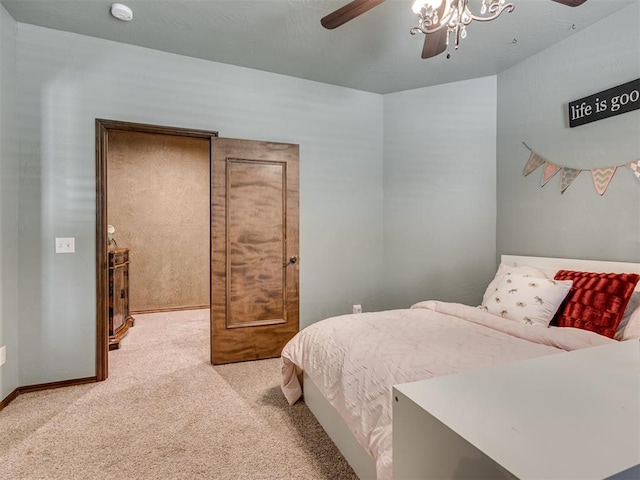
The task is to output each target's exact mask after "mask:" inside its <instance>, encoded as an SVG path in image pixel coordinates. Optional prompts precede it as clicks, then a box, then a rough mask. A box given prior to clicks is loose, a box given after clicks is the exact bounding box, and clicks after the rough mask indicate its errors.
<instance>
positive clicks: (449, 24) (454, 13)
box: [410, 0, 515, 58]
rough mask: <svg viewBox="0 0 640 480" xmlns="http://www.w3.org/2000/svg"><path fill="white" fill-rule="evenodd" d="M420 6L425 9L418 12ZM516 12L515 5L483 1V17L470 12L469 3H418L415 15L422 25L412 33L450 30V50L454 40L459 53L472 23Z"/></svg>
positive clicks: (433, 0) (498, 0) (464, 0)
mask: <svg viewBox="0 0 640 480" xmlns="http://www.w3.org/2000/svg"><path fill="white" fill-rule="evenodd" d="M419 4H421V5H422V6H421V8H419V9H418V5H419ZM514 8H515V6H514V4H513V3H506V0H482V7H481V8H480V13H479V14H475V13H473V12H472V11H471V10H470V9H469V0H444V1H443V0H416V2H415V3H414V5H413V7H412V11H413V12H414V13H415V14H416V15H417V16H418V25H416V26H415V27H413V28H411V30H410V32H411V34H412V35H415V34H416V33H423V34H425V35H428V34H431V33H436V32H438V31H440V30H442V29H446V36H447V47H448V46H449V38H450V37H453V40H454V45H455V49H456V50H457V49H458V44H459V42H460V39H461V38H466V36H467V28H466V27H467V25H469V24H470V23H471V22H472V21H474V20H476V21H479V22H489V21H491V20H494V19H496V18H498V17H499V16H500V14H501V13H502V12H504V11H505V10H506V11H507V12H509V13H510V12H512V11H513V9H514ZM425 41H428V39H427V40H425ZM447 58H449V57H448V56H447Z"/></svg>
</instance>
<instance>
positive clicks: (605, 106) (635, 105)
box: [569, 78, 640, 128]
mask: <svg viewBox="0 0 640 480" xmlns="http://www.w3.org/2000/svg"><path fill="white" fill-rule="evenodd" d="M638 109H640V78H637V79H636V80H632V81H630V82H627V83H623V84H622V85H618V86H617V87H613V88H610V89H608V90H604V91H603V92H600V93H596V94H594V95H589V96H588V97H584V98H581V99H580V100H575V101H573V102H571V103H569V126H570V127H571V128H573V127H578V126H580V125H584V124H585V123H591V122H596V121H598V120H602V119H603V118H609V117H613V116H615V115H620V114H621V113H627V112H630V111H632V110H638Z"/></svg>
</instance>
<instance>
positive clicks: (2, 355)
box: [0, 345, 7, 365]
mask: <svg viewBox="0 0 640 480" xmlns="http://www.w3.org/2000/svg"><path fill="white" fill-rule="evenodd" d="M6 361H7V346H6V345H3V346H2V347H0V365H4V364H5V362H6Z"/></svg>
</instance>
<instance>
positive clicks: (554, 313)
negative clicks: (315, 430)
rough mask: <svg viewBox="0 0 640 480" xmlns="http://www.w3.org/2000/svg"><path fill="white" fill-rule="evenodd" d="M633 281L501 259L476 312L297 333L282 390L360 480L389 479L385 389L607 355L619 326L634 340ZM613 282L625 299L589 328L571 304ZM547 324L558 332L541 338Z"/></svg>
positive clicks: (399, 317) (345, 322) (579, 264)
mask: <svg viewBox="0 0 640 480" xmlns="http://www.w3.org/2000/svg"><path fill="white" fill-rule="evenodd" d="M604 273H607V274H623V275H621V276H620V275H604ZM639 274H640V264H635V263H620V262H601V261H587V260H571V259H557V258H542V257H524V256H511V255H504V256H502V259H501V264H500V267H499V268H498V271H497V272H496V276H495V277H494V279H493V281H492V282H491V283H490V284H489V285H488V286H487V290H486V292H485V295H484V296H483V301H482V305H481V308H479V307H478V306H468V305H462V304H454V303H445V302H438V301H424V302H419V303H417V304H415V305H413V306H412V307H411V308H408V309H403V310H390V311H386V312H372V313H365V314H358V315H342V316H338V317H332V318H329V319H326V320H323V321H321V322H317V323H316V324H313V325H311V326H309V327H307V328H305V329H304V330H302V331H301V332H300V333H298V334H297V335H296V337H294V338H293V339H292V340H291V341H290V342H289V343H288V344H287V345H286V346H285V348H284V349H283V352H282V390H283V393H284V394H285V397H286V398H287V400H288V401H289V403H293V402H295V401H298V399H299V398H301V397H302V396H304V401H305V403H306V404H307V406H308V407H309V409H310V410H311V411H312V413H313V414H314V415H315V416H316V418H317V419H318V421H319V422H320V424H321V425H322V426H323V428H324V429H325V430H326V431H327V433H328V434H329V436H330V437H331V438H332V440H333V441H334V443H335V444H336V446H337V447H338V449H339V450H340V451H341V452H342V454H343V455H344V456H345V458H346V459H347V461H348V462H349V464H350V465H351V466H352V468H353V469H354V471H355V472H356V474H357V475H358V476H359V477H360V478H362V479H368V478H372V479H375V478H377V479H378V480H386V479H390V478H391V477H392V445H391V440H392V435H391V424H392V422H391V411H392V405H391V389H392V386H393V385H395V384H401V383H406V382H413V381H417V380H423V379H428V378H433V377H436V376H441V375H447V374H452V373H458V372H463V371H469V370H473V369H478V368H483V367H489V366H493V365H498V364H504V363H508V362H517V361H521V360H526V359H530V358H536V357H540V356H543V355H554V354H562V353H563V352H566V351H572V350H577V349H582V348H588V347H592V346H599V345H606V344H608V343H611V342H616V341H617V339H616V337H618V339H623V335H624V329H623V331H622V332H621V331H619V326H618V324H621V323H622V322H621V318H623V317H624V321H625V322H629V324H628V325H627V326H626V327H625V328H626V330H629V332H628V333H627V336H629V335H632V336H637V337H640V331H639V330H640V285H638V283H639V282H638V280H639V279H640V276H639ZM612 281H615V282H618V283H616V286H617V287H616V288H618V286H619V290H620V292H623V293H624V294H623V293H620V295H621V297H624V298H622V299H619V298H617V297H616V298H615V299H614V300H615V302H614V301H613V300H612V302H613V303H612V304H611V305H609V304H608V308H609V310H614V312H613V313H614V314H615V315H614V316H616V317H617V320H615V321H614V323H611V322H610V321H609V320H608V318H607V319H605V320H606V321H603V322H601V323H600V324H597V325H596V324H594V323H593V322H592V323H589V322H591V320H592V318H591V311H590V310H587V309H585V308H587V307H580V305H577V304H578V303H580V302H579V301H578V300H580V301H583V300H584V299H586V300H585V301H590V299H591V298H592V296H593V291H590V290H589V289H590V288H591V287H592V286H593V285H594V284H601V283H602V282H612ZM607 285H609V283H607ZM583 287H584V290H582V288H583ZM525 292H527V294H528V295H531V297H527V298H535V300H531V301H529V300H527V301H522V300H521V299H519V297H518V295H524V294H525ZM531 292H533V293H531ZM540 292H542V293H540ZM585 292H586V293H585ZM534 293H535V295H534ZM523 298H524V297H523ZM607 301H609V300H607ZM587 303H588V302H587ZM612 305H613V306H612ZM574 307H575V308H574ZM577 307H580V308H577ZM576 308H577V309H576ZM616 309H618V310H620V311H619V312H615V310H616ZM523 312H524V313H523ZM623 314H624V315H623ZM607 315H609V314H607ZM581 316H582V317H584V319H586V320H584V321H583V319H582V318H578V317H581ZM554 317H555V318H554ZM552 318H553V319H554V320H553V321H554V322H557V323H558V325H560V326H554V327H549V328H546V327H547V326H548V324H549V322H550V321H551V319H552ZM629 319H632V320H629ZM601 320H602V319H598V322H600V321H601ZM545 322H546V323H545ZM538 323H540V324H541V325H537V324H538ZM594 325H595V327H594ZM614 325H615V327H614ZM612 328H613V329H614V330H615V332H613V330H612ZM620 328H621V327H620ZM634 329H635V330H634ZM614 333H615V335H614ZM631 338H635V337H631Z"/></svg>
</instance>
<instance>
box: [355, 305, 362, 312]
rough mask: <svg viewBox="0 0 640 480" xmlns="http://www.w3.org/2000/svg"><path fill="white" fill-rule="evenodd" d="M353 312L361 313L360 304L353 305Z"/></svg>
mask: <svg viewBox="0 0 640 480" xmlns="http://www.w3.org/2000/svg"><path fill="white" fill-rule="evenodd" d="M353 313H362V305H354V306H353Z"/></svg>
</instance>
